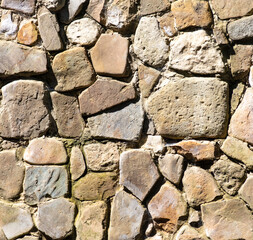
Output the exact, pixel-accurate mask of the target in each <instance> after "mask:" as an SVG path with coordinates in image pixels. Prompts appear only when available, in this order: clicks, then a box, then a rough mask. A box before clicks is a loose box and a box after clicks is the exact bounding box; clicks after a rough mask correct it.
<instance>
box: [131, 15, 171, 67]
mask: <svg viewBox="0 0 253 240" xmlns="http://www.w3.org/2000/svg"><path fill="white" fill-rule="evenodd" d="M133 50H134V53H135V54H136V55H137V57H139V58H140V59H141V60H142V61H143V62H144V63H147V64H148V65H151V66H154V67H157V66H161V65H163V64H164V63H165V62H166V60H167V59H168V55H169V47H168V45H167V43H166V40H165V38H164V37H163V36H162V33H161V31H160V29H159V26H158V21H157V20H156V18H154V17H142V18H141V20H140V22H139V24H138V27H137V29H136V32H135V37H134V44H133Z"/></svg>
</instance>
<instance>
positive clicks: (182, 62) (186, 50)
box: [170, 30, 225, 74]
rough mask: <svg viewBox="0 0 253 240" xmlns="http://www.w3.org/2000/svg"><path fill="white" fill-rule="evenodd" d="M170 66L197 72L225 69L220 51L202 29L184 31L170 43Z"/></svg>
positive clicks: (210, 72) (215, 71) (212, 72)
mask: <svg viewBox="0 0 253 240" xmlns="http://www.w3.org/2000/svg"><path fill="white" fill-rule="evenodd" d="M170 67H171V68H173V69H176V70H180V71H189V72H192V73H197V74H214V73H223V72H224V71H225V68H224V67H225V66H224V63H223V60H222V56H221V52H220V51H219V49H218V48H217V47H216V46H215V44H214V43H213V41H212V39H211V37H210V36H209V35H207V33H206V31H204V30H197V31H195V32H187V33H184V34H182V35H179V36H178V37H176V38H175V39H174V40H173V41H172V42H171V43H170Z"/></svg>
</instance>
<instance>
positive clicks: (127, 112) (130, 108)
mask: <svg viewBox="0 0 253 240" xmlns="http://www.w3.org/2000/svg"><path fill="white" fill-rule="evenodd" d="M143 121H144V112H143V109H142V106H141V103H140V101H139V102H137V103H131V104H129V105H127V106H126V107H124V108H122V109H120V110H118V111H114V112H106V113H103V114H100V115H97V116H94V117H90V118H88V125H89V128H90V131H91V135H92V136H93V137H98V138H112V139H119V140H126V141H138V139H139V137H140V134H141V130H142V125H143ZM129 129H131V131H129Z"/></svg>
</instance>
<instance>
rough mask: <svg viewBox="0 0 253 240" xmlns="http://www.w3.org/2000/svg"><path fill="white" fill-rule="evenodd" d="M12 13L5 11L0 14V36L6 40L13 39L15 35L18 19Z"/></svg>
mask: <svg viewBox="0 0 253 240" xmlns="http://www.w3.org/2000/svg"><path fill="white" fill-rule="evenodd" d="M13 15H14V14H13V13H12V12H11V11H5V12H3V13H2V16H1V22H0V36H3V37H4V38H5V39H6V40H9V39H14V38H15V37H16V35H17V31H18V20H17V19H15V18H14V16H13Z"/></svg>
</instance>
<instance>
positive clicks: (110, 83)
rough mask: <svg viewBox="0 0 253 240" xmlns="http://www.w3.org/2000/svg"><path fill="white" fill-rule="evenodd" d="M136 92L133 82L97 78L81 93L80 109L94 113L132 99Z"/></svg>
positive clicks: (82, 111)
mask: <svg viewBox="0 0 253 240" xmlns="http://www.w3.org/2000/svg"><path fill="white" fill-rule="evenodd" d="M135 97H136V92H135V89H134V87H133V85H131V84H126V83H122V82H119V81H116V80H97V81H96V82H95V83H94V84H93V85H92V86H90V87H89V88H88V89H86V90H84V91H83V92H82V93H81V94H80V95H79V97H78V98H79V103H80V111H81V113H82V114H84V115H92V114H95V113H98V112H101V111H103V110H105V109H108V108H111V107H113V106H115V105H118V104H121V103H123V102H126V101H129V100H132V99H134V98H135Z"/></svg>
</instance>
